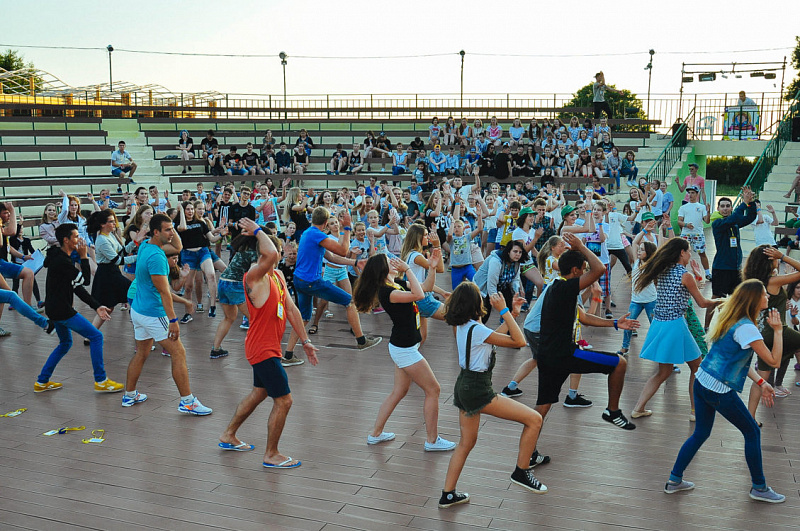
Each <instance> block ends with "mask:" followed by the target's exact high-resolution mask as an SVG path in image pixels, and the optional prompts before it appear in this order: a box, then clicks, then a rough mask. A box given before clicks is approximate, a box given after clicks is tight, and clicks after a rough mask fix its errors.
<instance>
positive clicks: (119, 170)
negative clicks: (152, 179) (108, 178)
mask: <svg viewBox="0 0 800 531" xmlns="http://www.w3.org/2000/svg"><path fill="white" fill-rule="evenodd" d="M129 171H131V167H130V166H120V167H119V168H114V169H112V170H111V175H113V176H114V177H119V176H120V175H121V174H123V173H127V172H129Z"/></svg>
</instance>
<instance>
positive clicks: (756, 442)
mask: <svg viewBox="0 0 800 531" xmlns="http://www.w3.org/2000/svg"><path fill="white" fill-rule="evenodd" d="M694 408H695V417H696V418H697V422H695V425H694V433H692V435H691V437H689V438H688V439H687V440H686V442H685V443H683V446H681V451H680V452H678V458H677V459H676V460H675V465H674V466H673V467H672V473H671V474H670V476H669V479H671V480H672V481H681V479H683V471H684V470H686V467H687V466H689V463H690V462H691V460H692V459H693V458H694V454H696V453H697V451H698V450H699V449H700V447H701V446H702V445H703V443H704V442H705V441H706V439H708V437H709V435H711V428H712V427H713V426H714V416H715V415H716V412H717V411H719V413H720V415H722V416H723V417H725V418H726V419H728V421H729V422H730V423H731V424H733V425H734V426H736V428H737V429H738V430H739V431H740V432H742V435H744V458H745V460H746V461H747V468H749V469H750V479H751V481H752V482H753V488H756V489H764V488H765V487H766V486H767V480H766V479H765V478H764V469H763V467H762V466H761V429H760V428H759V427H758V423H757V422H756V421H755V419H754V418H753V416H752V415H751V414H750V412H749V411H748V410H747V407H746V406H745V405H744V403H743V402H742V399H741V398H739V395H738V394H737V393H736V391H733V390H731V391H728V392H727V393H724V394H720V393H715V392H713V391H709V390H708V389H706V388H705V387H703V386H702V385H700V382H698V381H696V380H695V382H694Z"/></svg>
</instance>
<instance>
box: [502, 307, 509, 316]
mask: <svg viewBox="0 0 800 531" xmlns="http://www.w3.org/2000/svg"><path fill="white" fill-rule="evenodd" d="M507 313H508V308H503V309H502V310H500V317H503V316H504V315H505V314H507Z"/></svg>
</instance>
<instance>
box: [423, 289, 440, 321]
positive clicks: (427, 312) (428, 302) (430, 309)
mask: <svg viewBox="0 0 800 531" xmlns="http://www.w3.org/2000/svg"><path fill="white" fill-rule="evenodd" d="M441 305H442V303H441V302H439V301H437V300H436V299H435V298H434V297H433V293H430V292H428V293H426V294H425V298H424V299H422V300H421V301H417V308H418V309H419V314H420V315H421V316H422V317H431V316H433V314H435V313H436V312H437V311H438V310H439V306H441Z"/></svg>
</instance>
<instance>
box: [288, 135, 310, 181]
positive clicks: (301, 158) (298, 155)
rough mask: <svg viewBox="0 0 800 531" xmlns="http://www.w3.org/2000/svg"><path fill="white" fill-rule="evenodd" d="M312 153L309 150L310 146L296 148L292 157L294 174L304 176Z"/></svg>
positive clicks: (300, 145) (302, 145) (303, 145)
mask: <svg viewBox="0 0 800 531" xmlns="http://www.w3.org/2000/svg"><path fill="white" fill-rule="evenodd" d="M309 151H311V150H310V149H309V148H308V144H305V143H303V144H299V145H298V146H297V147H296V148H294V154H293V156H292V161H293V162H294V172H295V173H296V174H298V175H302V174H304V173H305V172H306V170H307V169H308V152H309Z"/></svg>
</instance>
